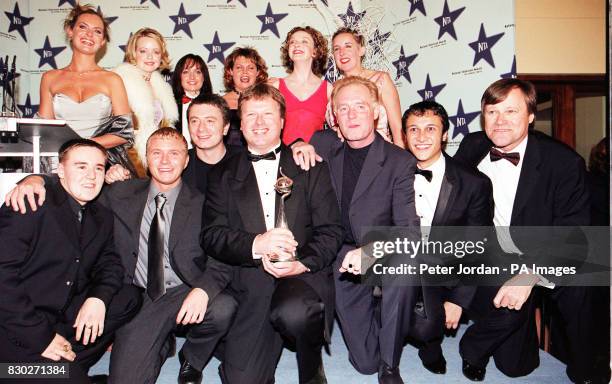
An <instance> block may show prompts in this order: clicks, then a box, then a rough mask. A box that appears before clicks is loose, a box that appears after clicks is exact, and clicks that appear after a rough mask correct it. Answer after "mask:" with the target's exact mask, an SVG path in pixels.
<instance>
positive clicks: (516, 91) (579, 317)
mask: <svg viewBox="0 0 612 384" xmlns="http://www.w3.org/2000/svg"><path fill="white" fill-rule="evenodd" d="M481 106H482V115H483V121H484V132H476V133H471V134H469V135H468V136H467V137H465V138H464V139H463V141H462V142H461V146H460V147H459V150H458V151H457V154H456V155H455V158H456V159H457V160H459V161H462V162H464V163H465V164H466V165H468V166H470V167H474V168H478V169H479V170H480V171H482V172H483V173H484V174H485V175H487V176H488V177H489V178H490V179H491V182H492V184H493V198H494V201H495V211H494V223H495V226H496V227H497V232H498V238H499V239H500V245H501V247H502V249H503V250H504V251H505V252H507V253H516V254H525V255H526V256H529V246H528V245H525V244H520V243H518V242H517V241H514V242H513V240H516V236H515V239H512V238H511V237H509V236H502V234H503V230H504V228H507V227H514V226H581V225H589V196H588V191H587V186H586V182H585V167H584V161H583V160H582V158H580V156H579V155H578V154H576V152H574V151H573V150H572V149H571V148H569V147H567V146H566V145H564V144H562V143H560V142H558V141H556V140H554V139H552V138H550V137H548V136H546V135H544V134H542V133H539V132H535V131H532V130H530V129H529V126H530V125H531V123H533V121H534V118H535V112H536V91H535V88H534V87H533V85H532V84H531V83H529V82H525V81H522V80H518V79H502V80H498V81H496V82H494V83H493V84H491V85H490V86H489V87H488V88H487V90H485V92H484V94H483V96H482V100H481ZM507 232H508V231H506V233H507ZM536 284H537V285H541V286H544V287H547V289H541V292H542V293H543V294H546V295H547V296H549V297H550V298H551V299H552V300H553V301H554V302H555V303H556V304H557V307H558V309H559V311H560V313H561V316H562V318H563V321H564V324H565V330H566V331H567V336H568V338H569V340H570V351H569V356H570V358H569V363H568V368H567V374H568V376H569V377H570V378H571V379H572V380H574V381H576V382H584V381H588V380H590V379H591V375H592V373H593V372H592V365H593V363H594V361H593V360H594V359H593V357H592V356H591V349H590V348H589V344H590V342H591V340H592V335H591V330H590V326H589V320H588V319H589V316H590V314H591V313H592V312H591V305H592V298H591V290H590V289H588V288H585V287H568V286H564V287H554V289H553V288H552V287H553V286H554V283H553V284H551V283H550V282H549V281H548V280H546V279H545V278H544V277H543V276H540V275H536V274H533V273H532V274H529V275H517V276H514V277H512V278H511V279H510V280H509V281H507V282H506V283H505V284H504V285H503V286H501V287H479V289H478V292H477V294H476V297H475V299H474V307H475V308H476V309H477V310H479V311H480V312H481V313H484V314H485V316H484V317H483V319H482V320H481V321H476V322H475V324H474V325H472V326H471V327H469V328H468V329H467V331H466V333H465V335H464V337H463V338H462V340H461V344H460V352H461V356H462V357H463V360H464V374H465V375H466V376H467V377H468V378H470V379H472V380H482V379H483V378H484V375H485V367H486V365H487V362H488V360H489V358H490V357H491V356H493V358H494V359H495V363H496V365H497V367H498V368H499V369H500V370H501V371H502V372H504V373H505V374H507V375H509V376H522V375H527V374H529V373H530V372H531V371H533V370H534V369H535V368H536V367H537V366H538V364H539V357H538V346H537V337H536V331H535V322H534V319H533V306H532V304H533V300H532V296H533V294H532V293H533V292H532V289H533V287H534V286H535V285H536ZM576 308H580V310H579V311H577V310H576Z"/></svg>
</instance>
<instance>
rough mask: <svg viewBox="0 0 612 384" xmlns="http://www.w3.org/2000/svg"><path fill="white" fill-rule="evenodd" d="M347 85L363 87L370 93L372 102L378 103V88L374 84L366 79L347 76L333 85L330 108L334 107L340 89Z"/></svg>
mask: <svg viewBox="0 0 612 384" xmlns="http://www.w3.org/2000/svg"><path fill="white" fill-rule="evenodd" d="M349 85H361V86H364V87H365V88H366V89H367V90H368V92H370V96H371V97H372V100H373V101H375V102H377V103H378V87H376V84H374V83H373V82H371V81H370V80H368V79H364V78H363V77H359V76H347V77H345V78H343V79H340V80H338V81H336V82H335V83H334V90H333V91H332V94H331V100H332V106H334V107H335V102H336V96H337V95H338V92H340V90H341V89H342V88H344V87H347V86H349Z"/></svg>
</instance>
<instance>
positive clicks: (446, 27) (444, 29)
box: [434, 0, 465, 40]
mask: <svg viewBox="0 0 612 384" xmlns="http://www.w3.org/2000/svg"><path fill="white" fill-rule="evenodd" d="M463 11H465V7H461V8H457V9H455V10H454V11H450V10H449V9H448V0H444V9H443V10H442V16H438V17H436V18H434V21H435V22H436V23H438V25H439V26H440V31H439V32H438V40H440V38H441V37H442V35H444V34H445V33H448V34H449V35H451V36H452V37H453V39H455V40H457V34H456V33H455V21H456V20H457V18H459V15H461V13H462V12H463Z"/></svg>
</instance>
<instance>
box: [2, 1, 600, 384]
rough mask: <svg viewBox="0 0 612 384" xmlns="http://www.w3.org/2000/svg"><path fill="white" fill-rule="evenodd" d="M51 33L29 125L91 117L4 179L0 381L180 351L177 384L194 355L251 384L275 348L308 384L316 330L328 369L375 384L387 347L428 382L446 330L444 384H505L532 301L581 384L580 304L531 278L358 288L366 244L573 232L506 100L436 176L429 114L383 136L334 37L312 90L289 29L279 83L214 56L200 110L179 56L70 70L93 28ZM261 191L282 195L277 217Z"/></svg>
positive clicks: (579, 173)
mask: <svg viewBox="0 0 612 384" xmlns="http://www.w3.org/2000/svg"><path fill="white" fill-rule="evenodd" d="M65 28H66V31H67V34H68V37H69V38H70V40H71V45H72V48H73V60H72V61H71V63H70V65H69V66H68V67H66V68H64V69H61V70H57V71H51V72H48V73H47V74H45V75H44V76H43V79H42V82H41V110H40V115H41V116H42V117H46V118H50V117H58V118H59V117H61V116H63V118H65V119H66V120H67V121H68V124H70V123H71V119H70V117H71V116H74V115H72V113H73V111H74V110H76V109H81V108H82V109H88V108H91V109H92V110H93V109H95V110H97V109H98V108H103V109H104V111H105V112H104V113H103V114H104V116H105V117H104V118H105V119H108V120H109V123H108V124H105V125H104V126H105V128H104V129H103V130H101V129H102V126H100V127H99V128H97V129H96V130H97V131H100V132H103V133H101V134H100V132H97V133H95V132H93V133H92V132H90V131H85V128H84V127H85V126H86V124H83V131H78V130H77V128H78V127H76V126H75V127H73V128H74V129H75V130H77V131H78V132H79V134H81V136H82V137H83V138H82V139H77V140H73V141H70V142H68V143H66V144H65V145H64V146H63V147H62V148H61V149H60V153H59V166H58V172H57V175H47V174H46V175H35V176H28V177H27V178H26V179H24V180H23V181H22V182H20V183H19V185H18V186H17V187H16V188H15V189H14V190H13V191H11V192H10V193H9V194H8V195H7V198H6V205H5V206H3V207H2V208H1V209H0V243H2V244H3V246H5V247H6V250H5V252H2V255H1V256H0V287H1V288H2V289H3V292H5V293H6V294H5V295H3V297H5V299H3V300H1V301H0V319H1V320H2V321H0V361H3V362H20V363H24V362H44V361H64V362H70V380H71V381H72V382H77V383H80V382H87V381H88V380H92V381H94V382H104V381H106V380H107V379H106V378H105V377H96V378H93V379H92V378H88V376H87V373H88V370H89V368H90V367H91V366H92V365H93V364H95V362H96V361H97V360H99V358H100V357H101V356H102V354H103V353H104V352H105V351H106V350H107V349H108V347H109V346H110V345H111V344H112V352H111V361H110V368H109V377H108V381H109V382H111V383H130V384H131V383H153V382H155V380H156V378H157V376H158V374H159V372H160V369H161V367H162V365H163V363H164V361H165V360H166V359H167V358H168V357H169V356H172V355H173V354H174V353H175V351H174V348H175V337H176V335H182V336H184V337H185V338H186V341H185V343H184V345H183V347H182V349H181V350H180V351H179V352H178V356H179V359H180V362H181V367H180V370H179V373H178V381H179V383H198V384H199V383H200V382H201V380H202V370H203V368H204V366H205V365H206V364H207V363H208V362H209V360H210V358H211V357H212V356H215V357H217V358H218V359H219V360H220V361H221V365H220V367H219V375H220V377H221V380H222V382H224V383H231V384H234V383H273V382H274V374H275V370H276V365H277V363H278V360H279V357H280V354H281V353H282V350H283V347H284V346H289V347H290V348H292V349H294V350H295V351H296V360H297V365H298V372H299V377H298V378H296V380H298V381H299V382H300V383H313V384H314V383H326V382H327V380H326V376H325V370H324V365H323V359H322V349H323V347H324V346H325V345H326V344H327V343H329V342H330V335H331V332H332V329H333V324H334V319H335V318H337V319H338V322H339V325H340V331H341V332H342V335H343V338H344V342H345V343H346V346H347V348H348V352H349V361H350V363H351V364H352V366H353V367H354V368H355V369H356V370H357V371H358V372H360V373H362V374H365V375H370V374H377V375H378V381H379V382H380V383H383V384H388V383H393V384H397V383H403V379H402V376H401V374H400V371H399V363H400V359H401V355H402V350H403V347H404V344H405V342H406V340H407V339H410V340H412V341H414V342H415V344H416V345H417V346H418V348H419V357H420V359H421V361H422V363H423V365H424V367H425V368H427V369H428V370H429V371H431V372H432V373H434V374H440V375H442V374H444V373H446V360H445V358H444V355H443V353H442V348H441V343H442V342H443V339H444V334H445V329H456V328H457V327H458V325H459V323H460V319H461V318H462V316H465V317H467V318H469V319H470V320H471V321H472V322H473V323H472V324H471V325H470V326H469V327H468V328H467V329H466V331H465V334H464V336H463V337H462V339H461V343H460V351H459V353H460V355H461V358H462V361H463V366H462V371H463V374H464V375H465V376H466V377H467V378H468V379H470V380H473V381H482V380H483V379H484V378H485V375H486V367H487V365H488V362H489V360H490V359H491V358H493V359H494V361H495V364H496V366H497V367H498V368H499V369H500V370H501V371H502V372H503V373H504V374H506V375H508V376H510V377H516V376H524V375H528V374H529V373H531V372H532V371H533V370H534V369H535V368H536V367H537V366H538V364H539V357H538V340H537V335H536V325H535V320H534V305H535V299H534V296H535V294H536V291H538V293H539V294H542V295H545V296H547V297H549V298H550V299H551V300H552V302H554V303H556V304H557V306H558V308H559V312H560V314H561V317H562V320H563V325H564V327H565V330H566V332H567V335H568V336H569V341H570V344H569V349H568V355H569V358H568V366H567V367H568V368H567V374H568V376H569V378H570V379H571V380H572V381H574V382H580V383H587V382H598V381H597V380H601V382H604V380H605V376H606V375H607V374H608V372H607V371H605V372H599V371H598V370H596V367H595V361H596V357H595V355H596V354H597V353H598V352H599V349H598V348H595V346H596V345H597V344H598V343H601V342H602V338H601V337H599V338H598V337H596V336H595V335H594V330H595V328H594V327H593V326H592V324H591V317H590V314H591V313H592V310H593V305H594V302H595V298H594V297H593V296H594V292H593V290H592V289H591V288H588V287H568V286H556V285H555V281H554V279H551V280H552V281H551V280H549V279H548V276H546V277H545V276H542V275H539V274H536V273H527V274H521V275H516V276H508V280H507V281H505V282H503V283H501V284H498V285H496V286H491V285H488V286H474V285H466V284H461V283H456V284H447V285H443V286H440V285H439V286H430V285H423V286H421V285H420V284H418V283H416V284H394V283H393V282H386V281H385V279H383V280H382V282H381V283H380V284H377V285H370V284H364V282H363V281H362V277H363V276H364V275H367V274H368V273H370V269H371V265H372V260H371V258H370V257H369V256H368V255H367V252H366V249H367V247H368V244H369V242H370V241H371V240H370V233H369V228H372V227H406V228H412V229H417V230H418V229H420V228H422V229H423V230H424V231H425V230H426V229H427V228H429V227H433V228H435V227H439V226H480V227H494V226H495V227H498V228H503V227H513V226H582V225H589V224H590V222H589V214H590V205H589V191H588V189H587V186H586V181H585V175H586V173H585V166H584V161H583V160H582V159H581V158H580V157H579V156H578V155H577V154H576V153H575V152H574V151H573V150H571V149H570V148H569V147H567V146H565V145H563V144H561V143H559V142H557V141H555V140H554V139H552V138H550V137H548V136H545V135H543V134H540V133H537V132H535V131H533V130H531V129H530V125H531V124H532V123H533V120H534V118H535V112H536V93H535V89H534V87H533V85H531V84H530V83H528V82H525V81H521V80H517V79H503V80H499V81H496V82H495V83H493V84H491V85H490V86H489V87H488V88H487V89H486V90H485V92H484V94H483V96H482V111H481V112H482V116H483V124H484V131H483V132H476V133H471V134H469V135H468V136H467V137H466V138H465V139H464V140H463V141H462V143H461V146H460V148H459V150H458V152H457V154H456V155H455V156H454V157H450V156H448V155H447V154H446V153H445V152H444V143H445V142H446V139H447V134H448V129H449V120H448V115H447V113H446V111H445V109H444V107H443V106H442V105H440V104H438V103H436V102H434V101H423V102H419V103H416V104H414V105H412V106H410V107H409V108H408V109H407V110H406V111H405V112H404V114H403V116H400V115H401V112H400V106H399V98H398V96H397V91H396V90H395V89H394V87H393V83H392V82H391V80H390V78H389V77H388V75H387V74H385V73H382V72H377V71H372V70H368V69H365V68H363V67H362V66H361V57H362V56H363V55H364V49H365V46H364V42H363V39H362V38H360V36H359V35H358V34H357V33H356V32H355V31H352V30H349V29H340V30H339V31H337V32H336V33H335V34H334V36H333V38H332V49H333V53H334V58H335V60H336V65H337V66H338V68H339V69H340V70H341V71H342V72H343V73H344V77H343V78H342V79H340V80H338V81H336V82H335V83H334V84H333V85H332V84H329V83H328V82H327V81H326V80H324V79H321V75H322V74H323V71H324V67H325V64H326V61H327V44H326V42H325V39H324V38H323V36H322V35H321V34H320V33H319V32H318V31H316V30H314V29H312V28H310V27H296V28H294V29H293V30H291V31H290V32H289V34H288V35H287V39H286V40H285V42H284V43H283V47H282V50H281V51H282V58H283V63H284V65H285V66H286V68H287V70H288V72H289V75H288V76H287V77H286V78H284V79H271V80H269V81H268V79H267V73H266V65H265V62H264V60H263V59H262V58H261V57H260V56H259V55H258V54H257V52H256V51H255V50H254V49H252V48H238V49H236V50H235V51H234V52H232V54H230V55H229V56H228V58H227V60H226V68H225V74H224V84H225V86H226V87H227V91H228V92H227V93H226V94H225V95H224V96H219V95H217V94H214V93H213V92H212V89H211V86H210V79H209V76H208V71H207V69H206V65H205V63H204V62H203V61H202V59H201V58H200V57H199V56H196V55H187V56H185V57H184V58H183V59H181V60H179V62H178V64H177V66H176V68H175V71H174V75H173V79H172V85H168V84H166V83H165V82H164V81H163V78H162V77H161V75H160V74H159V73H158V70H159V69H160V68H163V67H168V66H169V58H168V54H167V51H166V49H165V44H164V42H163V38H162V37H161V35H159V34H158V33H157V32H156V31H155V30H152V29H148V28H145V29H143V30H140V31H138V32H137V33H135V34H134V35H133V36H132V37H131V38H130V42H129V43H128V45H127V48H126V63H124V64H122V65H120V66H119V67H118V68H117V69H116V73H113V72H107V71H104V70H102V69H101V68H99V67H97V66H96V65H95V60H93V58H92V57H91V56H94V55H95V52H97V50H98V49H99V48H100V47H101V46H102V45H104V43H105V42H106V41H108V29H107V26H106V25H105V21H104V19H103V18H102V17H101V15H100V14H99V13H98V12H97V11H96V10H95V9H93V8H87V7H84V6H77V7H75V9H74V10H73V12H72V13H71V14H70V15H69V17H68V19H67V21H66V25H65ZM94 78H95V79H96V80H97V81H92V80H93V79H94ZM122 83H123V84H122ZM123 85H125V87H123ZM126 90H127V92H126ZM179 102H180V103H179ZM328 104H329V106H328ZM177 106H178V107H177ZM61 113H63V114H61ZM81 113H84V115H85V116H87V117H90V118H91V113H90V112H84V110H82V111H81ZM101 114H102V112H101ZM326 120H327V122H326ZM133 121H136V123H135V124H134V123H132V122H133ZM173 122H177V123H178V126H177V127H172V126H168V125H172V123H173ZM381 122H383V123H382V125H381ZM89 123H92V121H90V122H89ZM89 123H88V127H89V128H91V126H92V124H89ZM325 123H326V124H327V125H328V129H323V127H324V124H325ZM93 125H96V124H93ZM71 127H72V125H71ZM134 128H136V129H135V130H134ZM134 131H135V132H136V133H135V135H134ZM389 131H390V132H389ZM132 142H133V143H135V144H134V146H135V148H136V153H135V155H134V156H131V157H130V156H129V154H128V151H127V150H125V149H124V148H127V147H129V146H130V144H131V143H132ZM404 147H405V148H404ZM138 162H140V163H141V164H142V168H140V167H139V166H138V165H137V164H138ZM135 164H136V166H134V165H135ZM139 168H140V169H139ZM144 168H146V170H147V173H148V177H146V178H139V177H137V175H138V174H139V172H142V170H143V169H144ZM281 176H282V177H285V178H289V179H290V180H291V184H292V188H291V193H290V194H289V196H288V197H286V199H285V200H284V204H283V205H282V206H284V211H283V212H282V213H283V214H284V215H279V210H280V208H279V207H280V206H281V204H280V201H281V200H280V199H281V197H280V195H279V194H278V193H277V191H276V190H275V184H276V182H277V180H278V179H279V178H280V177H281ZM104 184H106V185H104ZM103 185H104V186H103ZM279 216H284V217H285V220H286V223H287V225H286V226H283V225H279V224H280V223H279V221H280V220H279V218H278V217H279ZM506 240H507V239H506ZM513 240H514V242H513ZM519 240H520V239H512V238H510V241H509V244H508V242H506V243H504V241H502V240H501V239H500V241H499V243H500V244H499V245H500V252H502V253H506V254H520V253H523V254H525V253H526V254H529V251H530V249H529V244H521V243H520V241H519ZM517 250H518V252H517ZM515 256H516V255H515ZM517 257H518V256H517ZM278 260H283V261H278ZM536 286H538V287H539V288H537V289H534V287H536ZM576 308H580V311H576V310H575V309H576ZM604 365H605V364H604Z"/></svg>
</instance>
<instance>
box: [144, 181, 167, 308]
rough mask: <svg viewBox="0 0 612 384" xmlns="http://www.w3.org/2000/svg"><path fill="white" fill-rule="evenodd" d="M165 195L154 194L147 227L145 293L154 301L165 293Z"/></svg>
mask: <svg viewBox="0 0 612 384" xmlns="http://www.w3.org/2000/svg"><path fill="white" fill-rule="evenodd" d="M165 203H166V196H165V195H164V194H162V193H158V194H157V196H155V208H156V212H155V216H153V220H151V227H150V228H149V242H148V243H149V247H148V250H149V261H148V265H147V294H148V295H149V297H150V298H151V300H153V301H155V300H157V299H159V298H160V297H161V296H163V294H164V293H166V287H165V285H164V237H165V233H164V231H165V229H166V222H165V218H164V214H163V211H162V210H163V208H164V204H165Z"/></svg>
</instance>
